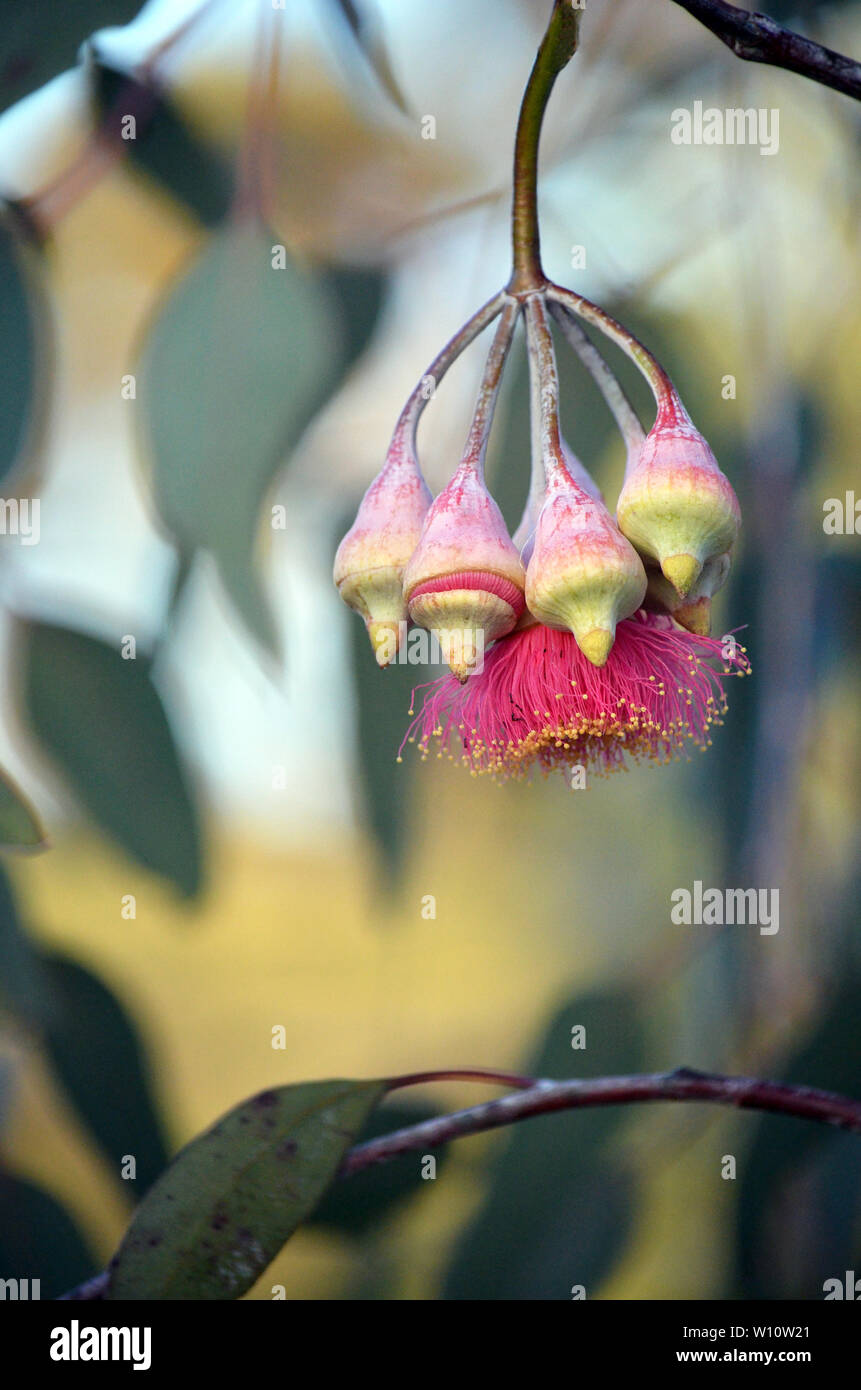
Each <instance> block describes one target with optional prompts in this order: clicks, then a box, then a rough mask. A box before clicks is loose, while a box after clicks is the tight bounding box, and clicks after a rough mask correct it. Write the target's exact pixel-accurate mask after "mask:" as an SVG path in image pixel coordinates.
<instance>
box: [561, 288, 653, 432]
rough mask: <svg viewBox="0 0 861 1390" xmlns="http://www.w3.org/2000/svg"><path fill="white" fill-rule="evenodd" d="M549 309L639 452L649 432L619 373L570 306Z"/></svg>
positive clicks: (617, 420) (620, 427)
mask: <svg viewBox="0 0 861 1390" xmlns="http://www.w3.org/2000/svg"><path fill="white" fill-rule="evenodd" d="M550 312H551V314H552V315H553V317H554V318H555V320H556V322H557V323H558V324H559V327H560V328H561V329H562V332H563V333H564V335H565V337H566V338H567V340H568V342H569V343H570V345H571V347H572V348H573V349H574V351H575V352H576V354H577V356H578V357H579V358H580V361H581V362H582V363H583V366H584V367H585V368H586V370H587V371H588V372H589V374H590V376H591V377H592V379H593V381H594V382H595V385H596V386H597V387H598V390H599V391H600V392H601V395H602V396H603V397H604V400H605V401H606V402H607V405H608V406H609V407H610V411H611V412H612V415H613V419H614V420H615V421H616V424H617V425H618V426H619V430H620V432H621V435H622V438H623V439H624V441H625V447H626V448H627V450H628V454H629V456H636V455H638V454H639V452H640V449H641V448H642V447H643V441H644V439H645V438H646V434H645V431H644V429H643V426H642V425H641V424H640V419H639V416H638V415H637V412H636V411H635V410H634V407H633V406H632V405H631V402H630V401H629V399H628V397H627V395H626V394H625V390H624V387H623V386H622V384H621V382H620V381H619V378H618V377H617V376H616V373H615V372H614V371H613V369H612V367H611V366H610V364H609V363H608V362H606V361H605V360H604V358H603V357H602V356H601V354H600V352H599V351H598V349H597V348H596V347H595V344H594V343H593V342H592V340H591V338H589V337H587V335H586V334H585V333H584V331H583V329H582V328H581V327H580V325H579V323H578V322H577V320H576V319H575V318H574V317H573V315H572V314H571V311H570V310H569V309H566V308H564V307H563V305H561V304H551V306H550Z"/></svg>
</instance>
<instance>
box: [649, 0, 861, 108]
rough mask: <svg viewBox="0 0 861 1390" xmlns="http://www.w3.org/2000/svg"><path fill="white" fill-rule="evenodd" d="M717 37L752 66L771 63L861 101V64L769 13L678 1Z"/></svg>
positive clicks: (718, 0)
mask: <svg viewBox="0 0 861 1390" xmlns="http://www.w3.org/2000/svg"><path fill="white" fill-rule="evenodd" d="M675 3H676V4H677V5H679V6H680V7H681V8H682V9H683V10H687V12H688V14H691V15H693V17H694V19H698V20H699V21H700V23H701V24H704V25H705V27H706V28H707V29H711V31H712V33H713V34H717V36H718V38H719V39H720V40H721V42H722V43H725V44H726V46H727V48H731V49H732V51H733V53H734V54H735V55H736V57H737V58H745V59H746V60H747V61H748V62H751V63H770V64H771V65H772V66H773V67H777V68H786V69H787V71H789V72H796V73H799V74H800V76H801V77H809V78H810V80H811V81H812V82H821V83H822V85H823V86H824V87H833V89H834V91H835V92H843V94H844V95H845V96H848V97H855V99H856V100H859V99H861V63H857V62H856V61H855V59H854V58H847V57H845V56H844V55H843V54H842V53H835V52H834V50H833V49H832V48H824V47H823V45H822V44H820V43H814V42H813V39H807V38H805V37H804V36H803V34H796V33H795V32H794V31H793V30H792V29H784V27H783V25H782V24H778V23H777V22H776V20H773V19H770V18H769V16H768V15H767V14H751V13H750V11H749V10H741V9H739V8H738V6H737V5H728V4H726V3H725V0H675Z"/></svg>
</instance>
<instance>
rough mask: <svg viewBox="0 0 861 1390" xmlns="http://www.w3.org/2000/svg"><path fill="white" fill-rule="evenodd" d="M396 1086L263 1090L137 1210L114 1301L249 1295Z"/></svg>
mask: <svg viewBox="0 0 861 1390" xmlns="http://www.w3.org/2000/svg"><path fill="white" fill-rule="evenodd" d="M384 1090H385V1086H384V1083H383V1082H379V1081H316V1082H308V1083H307V1084H304V1085H298V1086H281V1087H279V1088H278V1089H277V1090H272V1091H263V1092H261V1093H260V1094H259V1095H257V1096H254V1097H253V1098H252V1099H251V1100H247V1101H243V1102H242V1104H241V1105H238V1106H236V1107H235V1108H234V1109H233V1110H231V1111H230V1112H229V1113H228V1114H227V1115H225V1116H224V1117H223V1118H222V1119H221V1120H219V1121H218V1123H217V1124H216V1125H214V1126H213V1128H212V1129H210V1130H208V1131H207V1132H206V1133H205V1134H203V1135H200V1136H199V1137H198V1138H197V1139H194V1140H192V1142H191V1143H190V1144H188V1145H187V1146H186V1148H184V1149H183V1150H182V1151H181V1152H180V1153H179V1154H178V1155H177V1157H176V1158H175V1159H174V1161H173V1163H172V1164H171V1166H170V1168H169V1169H168V1170H167V1172H166V1173H165V1174H164V1175H163V1176H162V1177H161V1179H160V1180H159V1181H158V1182H157V1183H156V1185H155V1187H154V1188H153V1189H152V1191H151V1192H150V1193H149V1194H148V1196H147V1197H146V1198H145V1200H144V1201H143V1203H142V1204H141V1206H140V1207H139V1208H138V1210H137V1212H136V1213H135V1216H134V1219H133V1221H132V1224H131V1226H130V1228H129V1230H128V1232H127V1234H126V1236H125V1239H124V1240H123V1242H122V1245H121V1246H120V1249H119V1251H118V1253H117V1255H116V1258H115V1260H114V1261H113V1263H112V1266H111V1271H112V1272H111V1282H110V1287H109V1291H108V1295H107V1296H108V1298H112V1299H201V1300H204V1299H206V1300H209V1299H212V1300H224V1299H234V1298H239V1297H240V1296H241V1295H242V1294H244V1293H246V1292H247V1290H248V1289H250V1288H251V1285H252V1284H253V1283H254V1282H255V1280H256V1279H257V1278H258V1276H259V1275H260V1274H262V1272H263V1270H264V1269H265V1268H266V1266H267V1265H268V1264H270V1263H271V1261H272V1260H273V1259H274V1257H275V1256H276V1255H277V1253H278V1251H279V1250H280V1249H281V1247H282V1245H284V1243H285V1241H286V1240H287V1239H288V1238H289V1237H290V1236H291V1235H292V1234H293V1232H294V1231H295V1229H296V1227H297V1226H298V1225H300V1224H301V1222H303V1221H304V1220H306V1218H307V1217H308V1216H310V1214H311V1212H312V1211H313V1210H314V1208H315V1207H316V1205H317V1203H318V1202H319V1200H320V1198H321V1197H322V1195H323V1193H324V1192H325V1191H326V1189H327V1187H328V1186H329V1184H330V1183H331V1182H332V1180H333V1179H334V1177H335V1174H336V1173H337V1171H338V1168H339V1167H340V1164H341V1160H342V1159H343V1157H344V1154H345V1153H346V1152H347V1150H348V1149H349V1148H350V1146H351V1145H352V1143H353V1142H354V1140H355V1138H356V1135H357V1134H358V1133H359V1132H360V1130H361V1128H362V1126H363V1124H364V1123H365V1121H366V1120H367V1118H368V1115H369V1114H370V1112H371V1111H372V1110H373V1108H374V1106H375V1105H376V1104H377V1102H378V1101H379V1100H380V1098H381V1096H382V1095H383V1093H384Z"/></svg>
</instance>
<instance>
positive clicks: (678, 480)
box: [616, 399, 741, 598]
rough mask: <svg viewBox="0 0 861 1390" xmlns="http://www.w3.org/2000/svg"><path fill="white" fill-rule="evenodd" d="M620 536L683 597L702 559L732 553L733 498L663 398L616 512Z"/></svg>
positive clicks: (676, 406) (689, 428)
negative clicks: (652, 565) (655, 567)
mask: <svg viewBox="0 0 861 1390" xmlns="http://www.w3.org/2000/svg"><path fill="white" fill-rule="evenodd" d="M616 515H617V519H618V522H619V527H620V529H621V531H622V532H623V533H624V534H625V535H626V536H627V537H628V540H629V541H630V542H631V543H632V545H634V546H636V548H637V550H639V552H640V554H641V555H644V556H646V557H648V558H649V559H652V560H656V561H657V562H658V564H659V565H660V567H661V569H662V571H663V573H664V575H665V576H666V578H667V579H668V580H669V581H670V583H671V584H672V585H673V587H674V588H675V590H676V592H677V593H678V594H679V596H680V597H681V598H686V597H687V596H688V595H689V594H690V592H691V590H692V588H693V586H694V584H695V583H696V581H697V579H698V578H699V575H700V572H701V570H702V568H703V565H704V564H705V562H706V561H707V560H710V559H714V558H716V557H717V556H719V555H724V554H725V553H726V552H727V551H728V550H730V548H731V547H732V544H733V542H734V541H735V538H736V536H737V534H738V528H739V525H740V522H741V513H740V511H739V505H738V500H737V498H736V495H735V493H734V492H733V490H732V487H731V486H730V483H729V481H728V479H727V478H726V477H725V476H724V474H723V473H722V472H721V470H720V468H719V467H718V464H717V460H716V459H715V456H714V454H713V453H712V451H711V449H710V448H709V446H708V444H707V443H706V441H705V439H704V438H703V436H702V435H701V434H700V432H699V430H697V429H695V427H694V425H693V424H692V422H691V420H690V417H689V416H688V415H687V413H686V411H685V410H684V407H683V406H682V405H681V403H680V402H679V401H678V400H671V399H667V400H665V401H664V402H663V403H662V405H661V407H660V408H659V410H658V418H657V420H656V421H655V424H654V426H653V427H652V429H651V431H650V432H649V434H648V435H647V436H646V441H645V443H644V445H643V448H642V451H641V453H640V455H639V458H638V459H637V461H636V463H635V464H634V465H633V467H632V468H630V469H629V470H628V472H627V474H626V477H625V484H624V486H623V488H622V492H621V494H620V497H619V503H618V507H617V510H616Z"/></svg>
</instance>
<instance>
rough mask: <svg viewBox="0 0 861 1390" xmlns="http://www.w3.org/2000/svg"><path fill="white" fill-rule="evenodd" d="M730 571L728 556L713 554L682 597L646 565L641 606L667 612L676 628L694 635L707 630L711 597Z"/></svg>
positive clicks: (708, 627) (660, 574)
mask: <svg viewBox="0 0 861 1390" xmlns="http://www.w3.org/2000/svg"><path fill="white" fill-rule="evenodd" d="M729 571H730V557H729V555H728V554H726V555H715V556H714V557H713V558H712V559H710V560H706V562H705V564H704V565H703V567H702V570H701V571H700V574H699V576H698V578H697V579H696V581H695V582H694V584H693V585H692V587H691V589H690V590H689V592H688V593H687V595H686V596H685V597H684V598H682V597H681V596H680V595H679V593H678V592H677V590H676V588H675V586H674V585H672V584H671V583H670V581H669V580H668V579H667V578H666V577H665V576H664V575H663V574H662V573H661V571H660V570H659V569H657V568H656V567H655V566H653V565H647V566H646V577H647V579H648V589H647V590H646V597H645V599H644V601H643V607H644V608H645V609H647V610H648V611H649V612H650V613H669V614H670V616H671V617H672V618H674V619H675V621H676V622H677V623H678V624H679V626H680V627H684V628H687V630H688V632H693V633H694V634H695V635H696V636H697V637H708V635H709V633H710V632H711V608H712V598H713V596H714V595H715V594H716V593H717V591H718V589H721V588H723V586H724V584H725V583H726V580H727V577H728V575H729Z"/></svg>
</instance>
